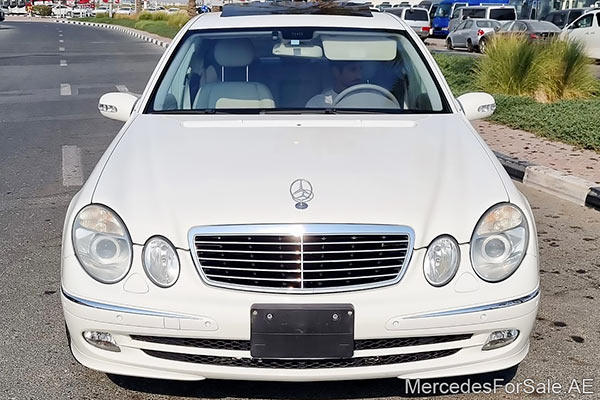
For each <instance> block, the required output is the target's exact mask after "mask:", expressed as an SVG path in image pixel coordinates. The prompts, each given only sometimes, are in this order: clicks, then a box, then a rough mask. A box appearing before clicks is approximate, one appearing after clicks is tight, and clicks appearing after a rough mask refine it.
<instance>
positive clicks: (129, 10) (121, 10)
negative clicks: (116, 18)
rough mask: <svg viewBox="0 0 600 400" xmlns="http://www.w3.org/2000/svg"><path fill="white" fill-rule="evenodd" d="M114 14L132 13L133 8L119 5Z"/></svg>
mask: <svg viewBox="0 0 600 400" xmlns="http://www.w3.org/2000/svg"><path fill="white" fill-rule="evenodd" d="M115 14H119V15H131V14H133V9H132V8H131V7H119V9H118V10H117V11H116V12H115Z"/></svg>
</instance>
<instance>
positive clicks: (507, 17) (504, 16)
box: [489, 8, 517, 21]
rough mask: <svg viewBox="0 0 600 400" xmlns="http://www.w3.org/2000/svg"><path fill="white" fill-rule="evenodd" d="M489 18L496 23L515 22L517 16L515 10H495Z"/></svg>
mask: <svg viewBox="0 0 600 400" xmlns="http://www.w3.org/2000/svg"><path fill="white" fill-rule="evenodd" d="M489 18H490V19H495V20H496V21H514V20H515V19H517V14H516V12H515V10H514V8H494V9H491V10H490V16H489Z"/></svg>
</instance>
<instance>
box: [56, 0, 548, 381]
mask: <svg viewBox="0 0 600 400" xmlns="http://www.w3.org/2000/svg"><path fill="white" fill-rule="evenodd" d="M287 7H290V6H287V5H285V3H283V4H276V5H275V6H273V5H269V4H264V3H256V4H248V5H244V6H238V5H226V6H225V7H224V8H223V12H222V13H207V14H204V15H202V16H199V17H196V18H195V19H193V20H192V21H190V23H189V24H187V25H186V26H185V27H184V29H186V32H183V33H182V34H180V35H177V36H176V38H175V39H174V41H173V42H172V45H171V46H169V48H168V49H167V50H166V52H165V54H164V56H163V58H162V59H161V61H160V63H159V64H158V66H157V67H156V70H155V71H154V73H153V74H152V75H151V78H150V81H149V82H148V85H147V86H146V89H145V90H144V94H143V95H141V97H138V96H136V95H133V94H130V93H122V92H117V93H109V94H105V95H103V96H102V97H101V99H100V101H99V105H98V108H99V110H100V112H101V113H102V115H104V116H107V117H109V118H112V119H115V120H118V121H122V122H125V121H126V122H125V124H124V125H123V128H122V129H121V131H120V132H119V133H118V134H117V135H116V137H115V138H114V141H113V143H112V144H111V145H110V146H109V148H108V149H107V150H106V153H105V154H104V155H103V156H102V158H101V159H100V161H99V163H98V164H97V166H96V168H94V170H93V171H92V173H91V174H90V176H89V177H88V179H87V182H86V183H85V184H84V185H83V187H82V188H81V190H80V191H79V192H78V193H77V194H76V195H75V196H74V198H73V200H72V201H71V203H70V205H69V208H68V211H67V214H66V221H65V224H64V233H63V242H62V255H61V257H60V260H61V264H62V265H61V293H60V297H61V302H62V306H63V310H64V317H65V320H66V327H67V333H68V340H69V343H70V348H71V350H72V352H73V355H74V356H75V358H76V359H77V360H78V361H79V362H80V363H81V364H83V365H85V366H87V367H90V368H94V369H97V370H100V371H104V372H106V373H111V374H120V375H136V376H141V377H152V378H161V379H182V380H194V379H196V380H201V379H204V378H209V379H210V378H214V379H242V380H277V381H320V380H344V379H368V378H371V379H372V378H385V377H401V378H414V379H417V378H435V377H440V376H448V375H456V374H460V375H473V374H478V373H483V372H491V371H497V370H504V369H506V368H509V367H511V366H514V365H516V364H518V363H520V362H521V361H522V360H523V359H524V357H525V356H526V355H527V352H528V350H529V338H530V334H531V333H532V328H533V326H534V324H535V320H536V314H537V308H538V302H539V293H540V288H539V274H538V259H539V258H538V246H537V237H536V233H535V232H536V229H535V224H534V219H533V214H532V211H531V208H530V206H529V204H528V203H527V200H526V199H525V197H524V196H523V195H522V194H521V193H520V192H519V191H518V190H517V188H516V187H515V185H514V184H513V182H512V180H511V179H510V177H509V176H508V174H507V173H506V172H505V171H504V169H503V168H502V167H501V166H500V164H499V163H498V161H497V160H496V158H495V156H494V153H493V152H492V151H491V150H490V148H489V147H488V146H487V145H486V144H485V142H484V141H483V140H482V139H481V137H479V135H478V134H477V131H476V130H475V129H474V128H473V127H472V125H471V123H470V122H469V120H474V119H479V118H485V117H489V116H490V115H491V114H492V113H493V111H494V108H495V102H494V99H493V98H492V96H490V95H488V94H485V93H468V94H464V95H462V96H459V97H458V98H455V97H454V95H453V94H452V92H451V90H450V87H449V86H448V84H447V83H446V81H445V80H444V77H443V75H442V74H441V72H440V71H439V69H438V68H437V66H436V64H435V61H434V59H433V57H432V55H431V54H430V52H429V51H428V50H427V48H426V47H425V46H424V45H423V43H420V41H416V40H414V33H413V32H409V31H408V30H410V28H409V27H408V26H407V25H406V24H405V23H404V22H402V21H400V20H398V19H397V18H391V17H390V15H389V14H386V13H371V12H370V11H369V10H368V8H366V7H364V8H363V7H359V6H353V7H344V8H336V7H335V5H331V6H328V7H326V8H324V7H322V6H319V5H311V4H308V5H306V4H304V5H301V6H297V5H294V6H291V8H287ZM300 7H302V10H303V11H302V12H303V13H306V14H307V15H309V16H310V17H309V18H307V15H298V13H299V8H300ZM240 26H243V27H244V28H243V29H240V28H239V27H240ZM110 126H113V125H110ZM457 160H459V162H458V161H457Z"/></svg>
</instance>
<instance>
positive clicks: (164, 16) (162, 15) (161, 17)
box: [152, 11, 170, 21]
mask: <svg viewBox="0 0 600 400" xmlns="http://www.w3.org/2000/svg"><path fill="white" fill-rule="evenodd" d="M169 16H170V15H169V13H166V12H164V11H160V12H153V13H152V21H168V20H169Z"/></svg>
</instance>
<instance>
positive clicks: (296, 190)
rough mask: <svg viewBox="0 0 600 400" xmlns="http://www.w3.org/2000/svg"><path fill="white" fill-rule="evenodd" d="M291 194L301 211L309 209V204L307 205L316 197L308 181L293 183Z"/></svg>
mask: <svg viewBox="0 0 600 400" xmlns="http://www.w3.org/2000/svg"><path fill="white" fill-rule="evenodd" d="M290 194H291V195H292V199H294V201H295V202H296V208H297V209H299V210H304V209H305V208H307V207H308V204H306V203H308V202H309V201H311V200H312V199H313V197H315V195H314V193H313V188H312V185H311V184H310V182H309V181H307V180H306V179H296V180H295V181H294V182H292V184H291V185H290Z"/></svg>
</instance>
